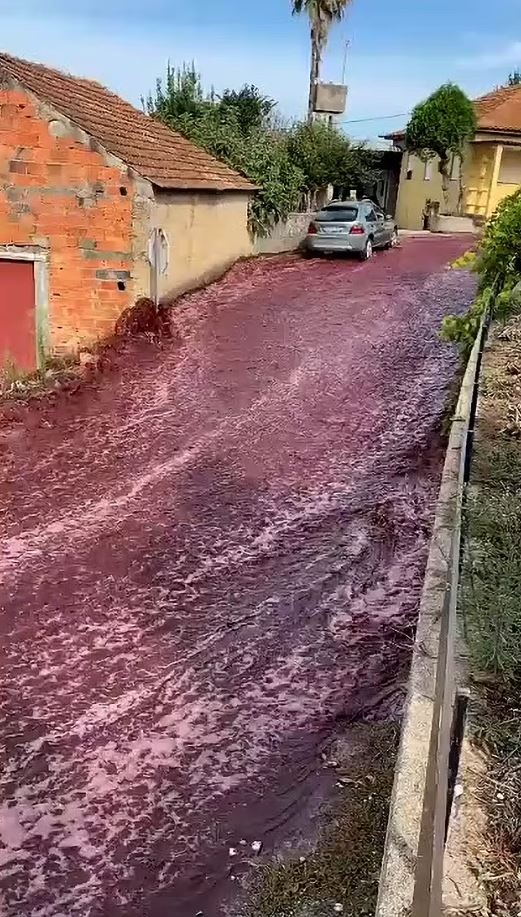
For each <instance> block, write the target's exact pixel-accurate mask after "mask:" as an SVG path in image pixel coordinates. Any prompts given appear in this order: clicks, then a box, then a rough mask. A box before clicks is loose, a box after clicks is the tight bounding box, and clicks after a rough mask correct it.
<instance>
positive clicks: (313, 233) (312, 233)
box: [308, 223, 318, 236]
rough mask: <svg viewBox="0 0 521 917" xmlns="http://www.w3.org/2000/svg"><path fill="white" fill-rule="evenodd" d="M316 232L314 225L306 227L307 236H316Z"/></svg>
mask: <svg viewBox="0 0 521 917" xmlns="http://www.w3.org/2000/svg"><path fill="white" fill-rule="evenodd" d="M317 232H318V229H317V227H316V226H315V224H314V223H310V224H309V226H308V236H316V234H317Z"/></svg>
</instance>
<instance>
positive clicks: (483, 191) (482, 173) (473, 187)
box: [465, 143, 496, 217]
mask: <svg viewBox="0 0 521 917" xmlns="http://www.w3.org/2000/svg"><path fill="white" fill-rule="evenodd" d="M495 149H496V144H495V143H473V144H472V146H471V148H470V152H469V156H468V164H467V168H468V178H467V182H466V184H467V193H466V201H465V212H466V213H469V214H471V215H472V216H480V217H484V216H486V215H487V208H488V206H489V198H490V183H491V181H492V172H493V167H494V154H495Z"/></svg>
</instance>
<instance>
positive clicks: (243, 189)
mask: <svg viewBox="0 0 521 917" xmlns="http://www.w3.org/2000/svg"><path fill="white" fill-rule="evenodd" d="M149 181H150V182H151V183H152V185H153V186H154V188H157V189H158V190H159V191H204V192H205V193H209V194H212V193H213V194H223V193H224V192H225V191H230V192H231V193H234V194H256V193H257V191H260V190H261V189H260V186H259V185H252V184H250V183H249V182H244V184H243V185H240V184H237V185H227V184H224V183H223V184H217V183H215V182H212V183H211V184H210V183H206V182H200V183H199V182H195V181H193V182H160V181H157V180H154V179H153V178H149Z"/></svg>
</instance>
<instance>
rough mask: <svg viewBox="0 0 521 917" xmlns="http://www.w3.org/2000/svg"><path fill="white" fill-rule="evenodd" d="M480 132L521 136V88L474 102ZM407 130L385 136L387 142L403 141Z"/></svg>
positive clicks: (506, 89)
mask: <svg viewBox="0 0 521 917" xmlns="http://www.w3.org/2000/svg"><path fill="white" fill-rule="evenodd" d="M474 108H475V109H476V118H477V122H478V130H481V131H502V132H503V133H507V134H508V133H511V134H521V86H501V87H500V88H499V89H494V90H493V91H492V92H488V93H487V95H485V96H481V97H480V98H479V99H475V100H474ZM405 135H406V129H405V128H403V129H402V130H399V131H394V133H392V134H385V135H384V137H385V139H386V140H403V139H404V138H405Z"/></svg>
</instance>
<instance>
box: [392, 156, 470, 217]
mask: <svg viewBox="0 0 521 917" xmlns="http://www.w3.org/2000/svg"><path fill="white" fill-rule="evenodd" d="M408 172H411V173H412V174H411V177H410V178H407V174H408ZM425 174H426V172H425V163H423V162H422V161H421V159H419V158H418V157H417V156H413V155H412V154H409V153H407V152H406V153H404V155H403V158H402V168H401V172H400V187H399V190H398V200H397V203H396V220H397V223H398V226H399V227H400V228H401V229H423V211H424V208H425V204H426V201H427V200H428V199H430V200H431V201H439V203H440V207H441V209H444V206H445V205H444V202H443V190H442V186H441V175H440V173H439V171H438V159H437V158H436V159H432V160H431V161H430V163H429V170H428V173H427V174H430V179H426V177H425ZM458 195H459V182H458V181H457V179H452V180H451V183H450V192H449V210H451V211H452V210H455V209H456V207H457V204H458Z"/></svg>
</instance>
